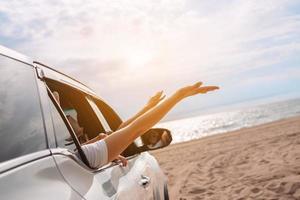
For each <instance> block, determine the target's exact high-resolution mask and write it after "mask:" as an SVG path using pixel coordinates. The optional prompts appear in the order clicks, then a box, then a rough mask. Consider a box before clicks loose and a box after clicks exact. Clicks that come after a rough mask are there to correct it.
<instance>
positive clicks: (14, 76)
mask: <svg viewBox="0 0 300 200" xmlns="http://www.w3.org/2000/svg"><path fill="white" fill-rule="evenodd" d="M0 54H1V48H0ZM0 74H1V77H0V136H1V140H0V145H1V151H0V199H16V200H17V199H73V200H76V199H82V198H81V196H80V195H79V194H78V193H77V192H76V191H74V190H73V189H72V188H71V187H70V186H69V185H68V184H67V183H66V182H65V180H64V178H63V177H62V176H61V174H60V172H59V170H58V169H57V167H56V164H55V161H54V159H53V157H51V152H50V150H49V149H48V144H47V137H46V132H47V129H45V126H44V125H45V121H44V120H43V114H42V110H41V102H40V99H39V92H38V87H37V84H36V83H37V82H36V81H37V78H36V73H35V69H34V67H33V66H32V65H30V64H25V63H24V62H20V61H17V60H14V59H11V58H8V57H6V56H2V55H0Z"/></svg>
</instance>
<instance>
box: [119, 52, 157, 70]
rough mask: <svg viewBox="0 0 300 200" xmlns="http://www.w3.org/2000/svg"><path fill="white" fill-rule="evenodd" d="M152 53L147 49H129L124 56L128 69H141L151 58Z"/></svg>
mask: <svg viewBox="0 0 300 200" xmlns="http://www.w3.org/2000/svg"><path fill="white" fill-rule="evenodd" d="M152 57H153V56H152V54H151V53H150V52H147V51H134V52H133V51H131V52H130V53H129V54H128V55H127V57H126V58H125V59H126V61H127V66H128V68H129V69H141V68H143V67H144V66H145V65H146V64H147V63H149V62H150V61H151V59H152Z"/></svg>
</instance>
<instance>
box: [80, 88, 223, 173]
mask: <svg viewBox="0 0 300 200" xmlns="http://www.w3.org/2000/svg"><path fill="white" fill-rule="evenodd" d="M201 85H202V83H201V82H198V83H196V84H194V85H192V86H187V87H183V88H181V89H179V90H178V91H177V92H175V93H174V94H173V95H172V96H170V97H169V98H168V99H166V100H165V101H163V102H162V103H161V104H157V105H156V106H154V107H153V108H152V109H150V110H148V111H147V112H145V113H143V114H142V115H140V116H138V117H136V118H135V119H134V120H132V121H130V123H129V124H126V126H124V127H121V128H120V129H118V130H117V131H115V132H114V133H112V134H110V135H109V136H107V137H105V138H104V139H100V140H96V141H94V142H92V143H89V144H85V145H82V146H81V147H82V150H83V151H84V152H85V155H86V157H87V160H88V162H89V164H90V166H91V167H92V168H98V167H101V166H103V165H105V164H106V163H108V162H110V161H111V160H113V158H115V157H116V156H117V155H119V154H120V153H121V152H122V151H124V149H126V148H127V147H128V146H129V145H130V144H131V143H132V142H133V141H134V140H135V139H136V138H137V137H139V136H141V135H143V134H144V133H146V132H147V131H148V130H149V129H150V128H151V127H152V126H154V125H155V124H156V123H157V122H159V121H160V120H161V119H162V118H163V117H164V116H165V115H166V114H167V113H168V112H169V111H170V110H171V109H172V108H173V107H174V106H175V105H176V104H177V103H179V102H180V101H182V100H183V99H185V98H187V97H190V96H194V95H197V94H204V93H207V92H209V91H213V90H216V89H219V88H218V87H217V86H204V87H201Z"/></svg>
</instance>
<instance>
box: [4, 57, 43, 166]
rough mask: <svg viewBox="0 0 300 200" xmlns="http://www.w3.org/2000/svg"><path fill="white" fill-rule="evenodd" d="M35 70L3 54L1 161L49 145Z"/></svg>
mask: <svg viewBox="0 0 300 200" xmlns="http://www.w3.org/2000/svg"><path fill="white" fill-rule="evenodd" d="M34 73H35V71H34V68H33V67H32V66H29V65H26V64H24V63H21V62H18V61H15V60H12V59H9V58H6V57H4V56H0V74H1V78H0V137H1V140H0V145H1V151H0V162H2V161H5V160H8V159H12V158H15V157H18V156H21V155H25V154H28V153H32V152H36V151H39V150H43V149H46V148H47V145H46V138H45V132H44V127H43V121H42V114H41V107H40V102H39V95H38V90H37V85H36V80H35V74H34Z"/></svg>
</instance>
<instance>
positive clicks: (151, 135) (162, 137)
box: [141, 128, 172, 151]
mask: <svg viewBox="0 0 300 200" xmlns="http://www.w3.org/2000/svg"><path fill="white" fill-rule="evenodd" d="M141 140H142V147H143V149H144V151H149V150H155V149H160V148H163V147H166V146H168V145H169V144H170V143H171V142H172V135H171V131H170V130H168V129H165V128H152V129H150V130H149V131H147V132H146V133H145V134H144V135H142V136H141Z"/></svg>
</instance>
